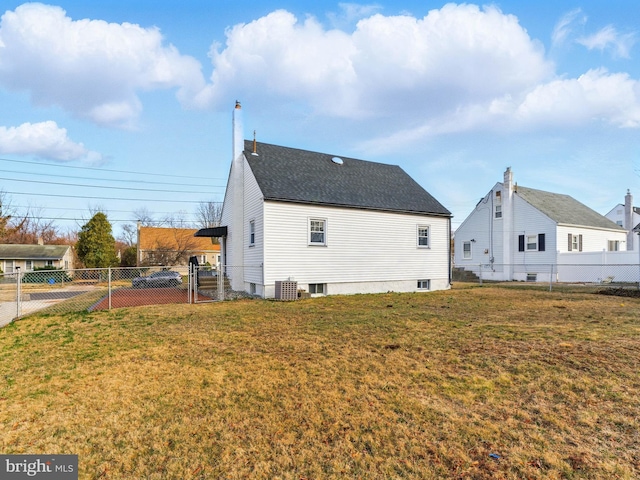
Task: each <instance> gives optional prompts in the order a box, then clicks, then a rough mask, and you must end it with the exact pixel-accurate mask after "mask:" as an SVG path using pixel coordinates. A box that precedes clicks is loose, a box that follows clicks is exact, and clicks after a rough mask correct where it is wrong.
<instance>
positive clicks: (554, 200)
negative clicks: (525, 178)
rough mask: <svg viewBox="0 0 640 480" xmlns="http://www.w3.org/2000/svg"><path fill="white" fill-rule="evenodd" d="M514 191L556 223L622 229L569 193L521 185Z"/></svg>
mask: <svg viewBox="0 0 640 480" xmlns="http://www.w3.org/2000/svg"><path fill="white" fill-rule="evenodd" d="M516 193H517V195H518V196H519V197H521V198H522V199H524V200H525V201H527V202H528V203H530V204H531V205H533V206H534V207H536V208H537V209H538V210H540V211H541V212H542V213H544V214H545V215H546V216H547V217H549V218H550V219H551V220H554V221H555V222H556V223H558V224H562V225H580V226H585V227H595V228H606V229H609V230H624V229H623V228H622V227H620V226H619V225H617V224H616V223H615V222H612V221H611V220H609V219H608V218H607V217H605V216H604V215H600V214H599V213H598V212H596V211H595V210H591V209H590V208H589V207H587V206H586V205H584V204H582V203H580V202H579V201H577V200H576V199H574V198H572V197H570V196H569V195H562V194H559V193H550V192H544V191H542V190H534V189H533V188H525V187H521V186H518V187H517V188H516Z"/></svg>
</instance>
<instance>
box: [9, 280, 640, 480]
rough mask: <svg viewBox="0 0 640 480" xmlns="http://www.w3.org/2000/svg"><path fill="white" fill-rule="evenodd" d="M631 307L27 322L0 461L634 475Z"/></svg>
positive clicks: (466, 292) (637, 466) (354, 300)
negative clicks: (66, 458)
mask: <svg viewBox="0 0 640 480" xmlns="http://www.w3.org/2000/svg"><path fill="white" fill-rule="evenodd" d="M639 318H640V300H637V299H624V301H621V299H619V298H614V297H604V296H597V295H589V294H580V293H554V292H552V293H549V292H543V291H526V290H515V289H504V288H500V287H499V286H495V287H494V286H492V287H478V288H464V289H456V290H452V291H448V292H434V293H430V294H386V295H361V296H348V297H326V298H319V299H313V300H307V301H301V302H294V303H279V302H273V301H238V302H225V303H217V304H208V305H196V306H189V305H171V306H166V305H163V306H156V307H141V308H132V309H124V310H114V311H111V312H95V313H91V314H87V313H68V314H65V315H58V316H56V315H49V316H44V315H43V316H32V317H30V318H28V319H25V320H22V321H18V322H15V323H14V324H12V325H10V326H8V327H6V328H4V329H2V330H0V368H1V371H2V372H3V374H2V375H3V376H2V377H1V378H0V420H1V421H0V450H1V451H3V452H4V453H45V452H46V453H77V454H78V455H79V460H80V478H83V479H98V478H105V479H106V478H108V479H139V478H149V479H164V478H180V479H188V478H203V479H205V478H206V479H211V478H265V479H266V478H283V479H301V478H309V479H311V478H313V479H321V478H322V479H325V478H336V479H338V478H421V479H422V478H426V479H428V478H511V479H521V478H533V479H536V478H540V479H542V478H594V479H596V478H598V479H599V478H629V479H631V478H637V477H638V476H640V442H639V437H638V433H637V432H638V427H639V420H638V411H640V410H639V406H640V405H639V402H640V401H639V398H640V395H639V394H640V376H639V374H638V370H639V368H638V367H639V362H640V360H639V358H640V320H639Z"/></svg>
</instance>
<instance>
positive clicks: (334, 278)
mask: <svg viewBox="0 0 640 480" xmlns="http://www.w3.org/2000/svg"><path fill="white" fill-rule="evenodd" d="M311 218H319V219H326V220H327V229H328V235H329V237H330V241H329V242H328V243H327V246H326V247H325V248H309V246H308V234H309V230H308V229H309V219H311ZM421 219H422V220H421ZM424 224H428V225H429V226H430V231H429V234H430V245H431V248H430V249H424V248H416V225H424ZM448 226H449V222H448V219H446V218H439V217H428V216H420V215H411V214H400V213H389V212H375V211H369V210H358V209H354V208H335V207H321V206H313V205H299V204H292V203H284V202H265V204H264V231H265V235H264V251H265V261H264V275H265V285H272V284H275V281H277V280H286V279H288V278H295V279H296V281H298V284H309V283H314V284H315V283H323V284H327V288H330V289H331V292H332V293H335V292H334V287H333V286H332V284H333V283H350V282H383V281H391V282H392V281H406V282H407V284H410V285H411V287H410V289H415V288H416V280H415V279H421V278H430V279H431V281H432V286H434V284H433V282H434V281H435V280H436V279H438V280H439V281H442V280H444V281H445V282H447V285H448V278H449V260H448V258H449V257H448V252H449V245H448V243H449V234H448ZM368 231H376V232H381V233H380V235H378V236H377V238H378V239H379V241H380V244H379V247H380V248H384V250H385V254H384V256H380V255H377V254H375V253H374V252H372V250H371V248H364V243H363V237H362V233H363V232H368ZM270 232H274V234H270ZM276 232H277V234H276ZM367 245H369V246H370V245H371V244H367ZM440 288H443V287H440ZM391 289H393V288H388V289H387V290H391ZM384 291H386V290H384Z"/></svg>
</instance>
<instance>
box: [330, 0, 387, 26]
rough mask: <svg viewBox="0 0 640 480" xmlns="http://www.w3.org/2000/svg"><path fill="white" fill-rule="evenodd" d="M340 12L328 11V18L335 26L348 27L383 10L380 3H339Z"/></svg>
mask: <svg viewBox="0 0 640 480" xmlns="http://www.w3.org/2000/svg"><path fill="white" fill-rule="evenodd" d="M338 7H339V8H340V12H339V13H333V12H331V13H328V14H327V18H329V20H330V21H331V24H332V25H333V26H334V27H335V28H341V29H344V28H347V27H350V26H352V25H353V24H354V23H355V22H357V21H358V20H361V19H363V18H366V17H370V16H371V15H373V14H375V13H378V12H379V11H381V10H382V6H380V5H361V4H358V3H339V4H338Z"/></svg>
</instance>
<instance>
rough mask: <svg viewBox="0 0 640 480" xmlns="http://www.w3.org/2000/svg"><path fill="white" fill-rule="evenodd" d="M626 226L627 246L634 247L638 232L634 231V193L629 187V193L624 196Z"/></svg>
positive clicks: (630, 248)
mask: <svg viewBox="0 0 640 480" xmlns="http://www.w3.org/2000/svg"><path fill="white" fill-rule="evenodd" d="M623 227H624V228H626V229H627V232H628V233H627V248H628V249H629V250H632V249H633V245H634V244H633V240H634V237H635V236H636V234H635V233H634V232H633V227H635V225H634V224H633V195H631V191H630V190H629V189H627V194H626V195H625V196H624V225H623ZM639 248H640V246H639Z"/></svg>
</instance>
